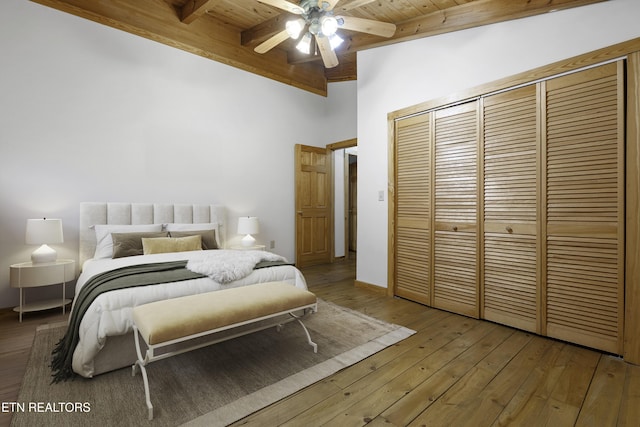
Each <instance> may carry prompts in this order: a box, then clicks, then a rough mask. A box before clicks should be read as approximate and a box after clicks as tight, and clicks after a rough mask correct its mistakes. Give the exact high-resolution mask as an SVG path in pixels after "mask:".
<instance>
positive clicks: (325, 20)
mask: <svg viewBox="0 0 640 427" xmlns="http://www.w3.org/2000/svg"><path fill="white" fill-rule="evenodd" d="M320 25H321V29H322V30H321V31H322V34H324V35H325V36H327V37H331V36H332V35H334V34H335V33H336V30H337V29H338V20H337V19H336V18H334V17H333V16H329V15H325V16H323V17H322V18H320Z"/></svg>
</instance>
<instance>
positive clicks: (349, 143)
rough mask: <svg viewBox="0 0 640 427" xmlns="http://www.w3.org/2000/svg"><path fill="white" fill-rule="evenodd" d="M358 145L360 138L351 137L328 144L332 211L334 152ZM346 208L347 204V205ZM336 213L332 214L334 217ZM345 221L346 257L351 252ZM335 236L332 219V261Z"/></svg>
mask: <svg viewBox="0 0 640 427" xmlns="http://www.w3.org/2000/svg"><path fill="white" fill-rule="evenodd" d="M357 146H358V138H351V139H345V140H344V141H338V142H335V143H333V144H328V145H327V147H326V148H327V151H330V154H331V155H330V156H329V157H330V158H331V160H330V162H329V165H330V166H329V168H330V170H329V176H330V177H331V178H330V179H331V185H330V188H331V193H330V196H329V197H330V198H331V202H330V204H331V207H330V208H331V211H332V212H333V210H334V203H333V201H334V199H335V194H336V189H335V171H336V170H335V168H336V166H335V165H334V161H333V152H334V151H336V150H341V149H343V148H351V147H357ZM341 167H344V165H341ZM345 185H348V183H345ZM345 209H346V206H345ZM334 214H335V212H334ZM334 217H335V215H332V218H334ZM344 221H345V225H344V235H345V257H347V255H348V253H349V248H348V247H347V243H346V242H347V239H348V238H349V237H348V236H349V223H348V220H347V219H344ZM335 238H336V224H335V220H332V221H331V238H330V241H329V244H330V245H331V262H334V261H335V260H336V242H335Z"/></svg>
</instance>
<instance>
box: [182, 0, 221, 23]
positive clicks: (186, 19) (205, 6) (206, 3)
mask: <svg viewBox="0 0 640 427" xmlns="http://www.w3.org/2000/svg"><path fill="white" fill-rule="evenodd" d="M216 3H220V0H189V1H188V2H186V3H185V4H184V6H182V9H180V12H179V15H180V21H181V22H183V23H184V24H191V23H192V22H193V21H195V20H196V19H198V18H200V17H201V16H202V15H204V14H205V13H207V10H209V9H212V8H213V6H215V5H216Z"/></svg>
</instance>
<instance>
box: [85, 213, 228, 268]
mask: <svg viewBox="0 0 640 427" xmlns="http://www.w3.org/2000/svg"><path fill="white" fill-rule="evenodd" d="M210 222H215V223H218V236H217V237H218V240H219V242H218V243H219V244H220V247H221V248H224V247H225V246H226V236H227V221H226V212H225V208H224V207H223V206H219V205H187V204H163V203H109V202H106V203H98V202H82V203H80V244H79V247H80V249H79V266H80V267H81V268H82V265H83V264H84V262H85V261H86V260H87V259H89V258H93V254H94V253H95V250H96V234H95V231H94V230H93V229H92V228H91V227H92V226H94V225H96V224H168V223H180V224H200V223H210Z"/></svg>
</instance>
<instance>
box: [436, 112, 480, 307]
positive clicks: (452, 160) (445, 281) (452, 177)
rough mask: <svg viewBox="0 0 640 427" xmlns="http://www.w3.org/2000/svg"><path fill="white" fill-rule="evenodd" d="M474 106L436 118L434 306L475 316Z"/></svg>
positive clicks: (476, 263)
mask: <svg viewBox="0 0 640 427" xmlns="http://www.w3.org/2000/svg"><path fill="white" fill-rule="evenodd" d="M477 106H478V103H477V102H471V103H468V104H464V105H460V106H456V107H450V108H445V109H442V110H438V111H436V112H435V113H434V114H435V181H434V182H435V194H434V199H435V232H434V234H435V239H434V260H435V261H434V295H433V306H434V307H437V308H442V309H444V310H449V311H453V312H455V313H460V314H464V315H467V316H472V317H478V316H479V304H478V259H477V254H478V248H477V240H478V239H477V228H478V227H477V221H478V220H477V206H478V203H477V200H478V193H477V189H478V184H477V176H478V173H477V157H478V154H477V152H478V113H477V111H478V107H477Z"/></svg>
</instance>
